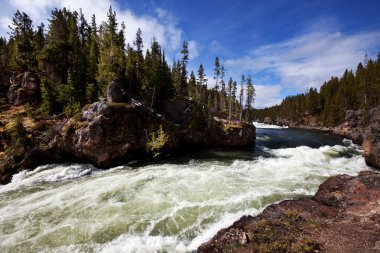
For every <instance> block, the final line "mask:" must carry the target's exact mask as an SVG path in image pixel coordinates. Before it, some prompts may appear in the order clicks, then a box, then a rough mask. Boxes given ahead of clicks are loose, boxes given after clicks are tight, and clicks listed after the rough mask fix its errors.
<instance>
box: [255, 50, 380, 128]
mask: <svg viewBox="0 0 380 253" xmlns="http://www.w3.org/2000/svg"><path fill="white" fill-rule="evenodd" d="M379 104H380V53H379V54H378V56H377V59H376V60H372V59H368V58H367V56H366V57H365V60H364V63H359V64H358V66H357V68H356V71H355V72H353V71H352V70H347V69H346V71H344V73H343V75H342V76H341V77H340V78H338V77H332V78H331V79H330V80H329V81H327V82H325V83H324V84H323V85H322V86H321V88H320V90H319V92H318V91H317V89H316V88H310V89H309V90H308V91H307V92H306V93H304V94H299V95H295V96H289V97H286V98H285V99H284V100H283V101H282V102H281V104H280V105H275V106H272V107H269V108H265V109H259V110H256V109H255V110H253V112H252V116H253V118H254V119H258V120H263V119H264V118H265V117H269V118H271V119H272V120H273V121H282V120H283V119H287V120H289V121H292V122H298V121H299V120H300V119H302V118H303V117H305V116H308V117H310V116H312V117H314V118H315V119H316V120H317V123H320V124H322V125H324V126H336V125H338V124H340V123H342V122H343V121H344V119H345V113H346V111H347V110H359V109H364V110H368V109H370V108H373V107H377V106H379Z"/></svg>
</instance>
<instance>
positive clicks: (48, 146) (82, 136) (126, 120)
mask: <svg viewBox="0 0 380 253" xmlns="http://www.w3.org/2000/svg"><path fill="white" fill-rule="evenodd" d="M10 110H16V111H17V113H19V114H20V113H21V115H24V116H25V117H24V120H23V125H24V127H25V126H26V123H27V122H28V121H30V122H29V125H31V126H29V127H27V128H26V131H25V132H26V134H25V137H24V138H25V140H24V141H23V147H22V148H21V149H20V148H19V149H18V151H17V152H16V151H15V152H12V153H10V154H6V153H3V158H2V159H1V163H0V183H1V184H4V183H8V182H9V181H10V180H11V178H12V175H13V174H15V173H17V172H19V171H21V170H23V169H29V168H30V169H33V168H34V167H36V166H38V165H42V164H46V163H57V162H89V163H92V164H94V165H95V166H97V167H100V168H108V167H110V166H115V165H118V164H123V163H126V162H129V161H132V160H140V159H151V158H157V157H161V156H165V155H168V154H175V153H181V152H186V151H190V150H194V149H195V150H196V149H200V148H214V147H225V148H243V147H248V146H254V145H255V133H256V132H255V127H254V126H253V125H252V124H248V123H244V122H241V123H238V124H229V123H228V122H224V121H222V120H218V119H216V118H213V117H211V115H210V114H208V112H207V110H205V109H204V108H202V107H200V106H198V105H197V104H196V103H194V102H193V101H192V100H191V99H190V98H188V97H175V98H174V99H172V100H170V101H164V102H162V103H161V105H160V107H159V109H158V110H157V111H153V110H150V109H149V108H147V107H145V106H144V105H142V104H140V103H139V102H137V101H135V100H130V101H129V102H125V103H115V102H109V101H106V100H105V99H104V100H100V101H98V102H95V103H93V104H91V105H88V106H86V107H84V108H83V109H82V111H81V112H79V113H77V114H76V115H75V116H74V117H72V118H69V119H66V118H61V119H60V118H51V117H47V118H39V119H31V118H29V117H28V116H27V113H26V112H25V110H21V107H12V108H11V109H10ZM10 114H11V112H9V113H8V112H4V118H5V116H6V115H10ZM12 124H14V122H13V123H9V122H8V123H6V122H5V123H4V124H3V125H4V126H5V127H4V128H7V127H8V128H11V127H12V126H9V125H12ZM4 141H5V140H4ZM5 142H6V141H5ZM4 145H6V143H5V144H4Z"/></svg>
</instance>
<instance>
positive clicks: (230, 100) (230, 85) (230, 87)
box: [227, 78, 233, 123]
mask: <svg viewBox="0 0 380 253" xmlns="http://www.w3.org/2000/svg"><path fill="white" fill-rule="evenodd" d="M232 92H233V80H232V78H230V79H229V80H228V85H227V100H228V122H229V123H231V114H232V106H233V95H232Z"/></svg>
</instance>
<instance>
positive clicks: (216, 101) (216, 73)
mask: <svg viewBox="0 0 380 253" xmlns="http://www.w3.org/2000/svg"><path fill="white" fill-rule="evenodd" d="M219 75H220V63H219V58H218V57H216V58H215V67H214V79H215V90H216V92H215V97H214V109H215V110H216V111H219V110H220V98H219Z"/></svg>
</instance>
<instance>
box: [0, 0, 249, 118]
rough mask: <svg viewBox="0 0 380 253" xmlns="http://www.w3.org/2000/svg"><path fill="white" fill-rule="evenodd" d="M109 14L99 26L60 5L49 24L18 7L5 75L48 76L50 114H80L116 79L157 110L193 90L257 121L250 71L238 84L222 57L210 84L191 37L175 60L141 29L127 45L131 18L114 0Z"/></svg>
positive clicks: (221, 111)
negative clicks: (121, 15) (124, 18)
mask: <svg viewBox="0 0 380 253" xmlns="http://www.w3.org/2000/svg"><path fill="white" fill-rule="evenodd" d="M107 17H108V19H107V21H105V22H102V24H100V25H99V26H98V25H97V24H96V19H95V15H93V16H92V19H91V22H88V21H87V20H86V19H85V17H84V15H83V13H82V12H81V11H80V12H76V11H70V10H68V9H66V8H63V9H54V10H53V11H52V12H51V17H50V18H49V20H48V25H47V27H45V25H44V24H42V23H41V24H40V25H39V26H38V27H37V29H34V28H33V24H32V20H31V19H30V18H29V16H28V15H27V14H26V13H24V12H20V11H17V12H16V13H15V14H14V16H13V18H12V25H11V26H10V29H11V32H10V38H9V40H7V39H5V38H0V74H2V73H5V72H6V71H8V72H9V71H12V72H13V73H16V74H18V75H19V74H21V73H23V72H25V71H29V72H35V73H37V74H38V76H39V77H40V79H41V84H40V90H41V101H40V103H39V108H40V110H41V112H42V113H45V114H58V113H59V114H60V113H62V112H63V113H64V114H66V115H67V116H70V115H73V114H74V113H76V112H77V111H79V110H80V109H81V108H82V107H83V106H84V105H86V104H89V103H92V102H94V101H96V100H98V99H99V97H100V96H105V94H106V91H107V88H108V87H109V84H110V83H111V82H114V83H117V85H118V86H122V89H121V90H123V91H125V93H127V95H128V96H129V97H132V98H135V99H137V100H139V101H142V103H144V104H145V105H146V106H149V107H151V109H155V108H156V106H157V105H158V104H159V103H160V101H162V100H169V99H171V98H172V97H174V96H189V97H192V98H193V100H194V101H195V102H196V103H197V104H198V105H200V106H202V107H204V108H206V109H208V111H209V112H210V113H211V114H213V115H215V116H220V117H228V118H229V119H231V118H232V119H233V118H235V119H240V120H242V119H246V120H250V118H251V116H250V114H249V113H246V112H250V111H251V108H252V104H253V101H254V96H255V89H254V86H253V82H252V79H251V77H250V76H248V77H247V78H245V77H244V76H242V79H241V81H240V80H239V85H238V83H237V82H236V81H234V80H232V78H229V79H226V78H225V69H224V67H223V66H222V65H221V64H220V62H219V59H218V57H216V59H215V68H214V73H213V75H214V79H215V81H214V83H215V86H214V88H213V89H207V85H206V84H207V79H206V78H205V77H206V74H205V72H204V68H203V65H202V64H201V65H200V66H199V69H198V72H197V75H195V74H194V72H193V71H191V73H189V72H188V70H187V65H188V60H189V50H188V43H187V42H186V41H184V43H183V48H182V50H181V56H182V57H181V59H178V60H174V62H173V63H172V65H171V66H169V64H168V62H167V59H166V56H165V52H164V50H163V49H162V48H161V46H160V45H159V43H158V42H157V40H156V38H152V42H151V45H149V47H144V45H143V40H142V38H141V34H142V31H141V30H140V29H138V31H137V33H136V39H135V41H134V42H133V45H129V44H126V41H125V28H126V25H125V24H124V23H123V22H122V23H120V24H118V21H117V18H116V13H115V12H114V11H113V10H112V8H111V7H110V9H109V11H108V14H107ZM45 28H47V29H45ZM145 48H146V49H145ZM143 50H145V51H143ZM19 76H20V75H19ZM16 78H17V76H16ZM211 83H212V81H211ZM243 99H244V101H243ZM243 105H244V106H243Z"/></svg>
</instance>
